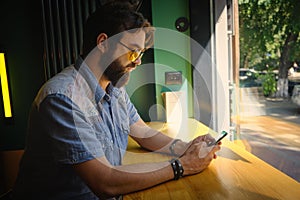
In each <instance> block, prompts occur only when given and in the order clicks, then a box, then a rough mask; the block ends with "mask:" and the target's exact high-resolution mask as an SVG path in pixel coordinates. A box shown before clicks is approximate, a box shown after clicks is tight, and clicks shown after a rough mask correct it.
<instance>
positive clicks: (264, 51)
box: [239, 0, 300, 68]
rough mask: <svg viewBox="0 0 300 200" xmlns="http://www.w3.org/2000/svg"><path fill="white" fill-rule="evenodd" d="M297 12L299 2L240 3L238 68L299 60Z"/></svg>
mask: <svg viewBox="0 0 300 200" xmlns="http://www.w3.org/2000/svg"><path fill="white" fill-rule="evenodd" d="M299 10H300V1H299V0H239V21H240V24H239V27H240V55H241V56H240V58H241V60H240V64H241V68H252V67H254V66H259V68H266V66H271V65H272V66H276V67H277V68H278V66H280V63H279V61H280V59H281V57H282V55H286V54H288V56H287V57H285V58H284V59H285V60H284V61H285V63H289V62H291V63H292V62H294V61H300V60H299V59H300V35H299V33H300V13H299ZM291 34H292V35H295V36H296V37H293V40H288V36H290V35H291ZM286 47H288V48H286ZM286 52H287V53H286ZM286 59H287V60H286Z"/></svg>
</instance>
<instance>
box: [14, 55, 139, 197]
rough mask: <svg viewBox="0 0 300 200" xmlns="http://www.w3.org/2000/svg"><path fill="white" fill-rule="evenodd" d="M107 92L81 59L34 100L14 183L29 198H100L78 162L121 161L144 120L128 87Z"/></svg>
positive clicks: (17, 189)
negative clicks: (82, 176)
mask: <svg viewBox="0 0 300 200" xmlns="http://www.w3.org/2000/svg"><path fill="white" fill-rule="evenodd" d="M106 91H107V93H106V92H105V91H104V90H103V89H102V88H101V87H100V86H99V84H98V80H97V79H96V78H95V76H94V75H93V74H92V72H91V71H90V69H89V68H88V67H87V66H86V65H85V64H84V62H83V61H82V59H81V58H80V59H79V60H78V61H77V62H76V64H75V65H72V66H69V67H67V68H65V69H64V70H63V71H62V72H61V73H59V74H57V75H56V76H54V77H53V78H52V79H50V80H49V81H48V82H47V83H46V84H45V85H44V86H43V87H42V88H41V90H40V91H39V93H38V95H37V97H36V98H35V100H34V103H33V106H32V110H31V113H30V119H29V129H28V135H27V143H26V149H25V153H24V156H23V159H22V161H21V165H20V173H19V176H18V180H17V183H16V187H15V188H14V193H15V195H16V196H19V195H21V197H22V198H23V199H24V198H25V199H26V197H28V198H27V199H55V200H56V199H81V200H84V199H89V200H90V199H97V197H96V196H95V195H94V194H93V193H92V192H91V191H90V189H89V188H88V187H87V186H86V185H85V183H84V182H83V181H82V180H81V179H80V178H79V177H78V176H77V175H76V174H75V172H74V171H73V168H72V167H71V165H72V164H76V163H82V162H84V161H88V160H91V159H94V158H97V157H101V156H105V157H106V158H107V160H108V161H109V162H110V163H111V164H112V165H120V164H121V161H122V158H123V155H124V153H125V150H126V147H127V142H128V134H129V127H130V125H131V124H133V123H135V122H137V121H138V120H139V119H140V116H139V115H138V113H137V111H136V109H135V107H134V106H133V104H132V103H131V102H130V99H129V97H128V95H127V93H126V92H125V89H124V88H120V89H119V88H115V87H113V86H112V85H109V86H108V88H107V90H106Z"/></svg>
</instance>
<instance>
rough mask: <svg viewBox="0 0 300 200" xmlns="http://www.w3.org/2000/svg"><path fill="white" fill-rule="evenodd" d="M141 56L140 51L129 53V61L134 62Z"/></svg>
mask: <svg viewBox="0 0 300 200" xmlns="http://www.w3.org/2000/svg"><path fill="white" fill-rule="evenodd" d="M142 55H143V52H142V51H140V50H135V51H133V52H131V54H130V56H129V59H130V61H131V62H134V61H136V60H137V59H139V58H141V57H142Z"/></svg>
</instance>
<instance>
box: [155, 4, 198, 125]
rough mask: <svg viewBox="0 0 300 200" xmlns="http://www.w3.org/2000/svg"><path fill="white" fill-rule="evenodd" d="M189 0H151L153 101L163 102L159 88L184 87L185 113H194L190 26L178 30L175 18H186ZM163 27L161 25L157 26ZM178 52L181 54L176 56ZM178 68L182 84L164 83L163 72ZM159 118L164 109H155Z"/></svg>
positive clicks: (172, 89) (169, 89) (173, 89)
mask: <svg viewBox="0 0 300 200" xmlns="http://www.w3.org/2000/svg"><path fill="white" fill-rule="evenodd" d="M188 2H189V1H186V0H164V1H161V0H152V20H153V26H155V27H158V28H159V30H158V31H157V37H155V44H154V62H155V81H156V88H155V89H156V102H157V104H160V105H163V99H162V96H161V93H162V92H165V91H185V92H186V94H187V102H188V116H189V117H192V116H193V103H192V102H193V101H192V86H191V84H192V78H191V77H192V74H191V73H192V70H191V64H190V63H189V60H190V43H189V39H188V38H185V37H184V36H183V35H182V34H184V35H185V36H189V34H190V32H189V29H188V30H187V31H185V32H182V33H181V32H179V31H177V29H176V27H175V21H176V19H177V18H179V17H186V18H189V4H188ZM160 28H162V29H160ZM178 53H180V54H181V55H180V56H179V55H178ZM174 71H180V72H181V73H182V76H183V83H182V85H166V84H165V72H174ZM157 112H158V113H157V115H158V119H159V120H164V119H165V115H164V114H165V113H164V111H163V110H160V109H158V110H157Z"/></svg>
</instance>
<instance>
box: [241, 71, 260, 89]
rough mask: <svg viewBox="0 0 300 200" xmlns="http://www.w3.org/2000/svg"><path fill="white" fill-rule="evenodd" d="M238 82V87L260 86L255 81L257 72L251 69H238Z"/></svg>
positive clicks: (256, 80)
mask: <svg viewBox="0 0 300 200" xmlns="http://www.w3.org/2000/svg"><path fill="white" fill-rule="evenodd" d="M239 80H240V87H257V86H260V85H261V84H260V83H259V81H258V79H257V72H256V71H255V70H253V69H245V68H240V71H239Z"/></svg>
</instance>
